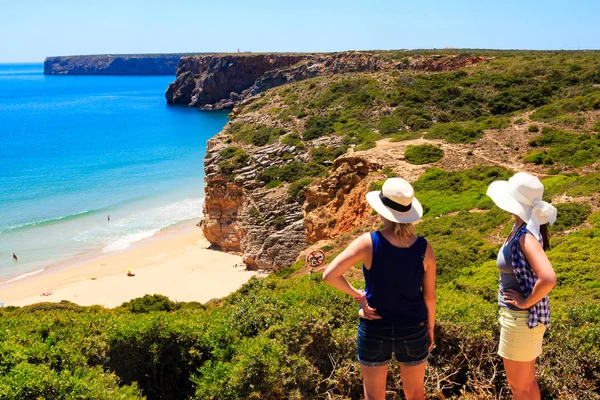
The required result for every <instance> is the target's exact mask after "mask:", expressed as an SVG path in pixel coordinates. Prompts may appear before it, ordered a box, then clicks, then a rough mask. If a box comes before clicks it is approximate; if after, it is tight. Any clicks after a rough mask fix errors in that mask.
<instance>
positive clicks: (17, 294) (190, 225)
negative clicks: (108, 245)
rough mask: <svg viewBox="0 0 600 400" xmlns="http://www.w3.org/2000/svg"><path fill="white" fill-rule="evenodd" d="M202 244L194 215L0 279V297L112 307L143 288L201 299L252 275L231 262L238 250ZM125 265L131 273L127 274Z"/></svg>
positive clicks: (14, 302) (20, 302) (16, 302)
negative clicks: (116, 245) (126, 241)
mask: <svg viewBox="0 0 600 400" xmlns="http://www.w3.org/2000/svg"><path fill="white" fill-rule="evenodd" d="M208 246H209V242H208V241H207V240H206V239H205V238H204V236H203V235H202V231H201V230H200V228H198V227H197V226H196V222H195V220H188V221H182V222H180V223H178V224H175V225H172V226H170V227H167V228H165V229H164V230H161V231H159V232H157V233H156V234H155V235H153V236H151V237H149V238H146V239H143V240H140V241H139V242H136V243H134V244H132V245H131V246H129V247H128V248H126V249H123V250H120V251H117V252H111V253H109V254H105V255H96V256H91V257H90V255H89V254H88V255H83V256H82V257H83V258H84V259H82V258H81V257H77V258H75V259H71V260H68V261H66V262H64V263H59V264H56V265H53V266H51V267H47V268H45V269H44V270H43V271H41V272H38V273H35V272H36V271H33V272H34V273H29V276H23V278H20V279H17V280H15V279H13V280H12V281H7V282H3V283H0V302H4V306H25V305H29V304H34V303H39V302H59V301H61V300H68V301H71V302H73V303H76V304H79V305H84V306H90V305H101V306H104V307H109V308H112V307H116V306H119V305H121V304H122V303H124V302H126V301H129V300H131V299H133V298H136V297H141V296H144V295H146V294H162V295H165V296H167V297H169V298H170V299H171V300H173V301H198V302H202V303H204V302H207V301H209V300H210V299H213V298H219V297H224V296H226V295H228V294H230V293H232V292H234V291H235V290H237V289H238V288H239V287H240V286H241V285H242V284H243V283H245V282H246V281H248V279H250V278H251V277H252V276H255V275H257V272H256V271H246V269H245V268H239V267H237V268H235V267H234V265H237V264H242V258H241V257H240V256H237V255H233V254H227V253H223V252H221V251H217V250H210V249H208ZM128 270H131V272H132V273H134V274H135V276H132V277H130V276H127V272H128ZM17 278H18V277H17ZM44 294H47V295H44Z"/></svg>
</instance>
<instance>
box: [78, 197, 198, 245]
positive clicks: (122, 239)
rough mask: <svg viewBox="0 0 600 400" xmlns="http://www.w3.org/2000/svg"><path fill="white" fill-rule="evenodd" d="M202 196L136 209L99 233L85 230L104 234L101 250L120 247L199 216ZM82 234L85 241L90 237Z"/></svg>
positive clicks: (96, 234) (96, 233) (92, 233)
mask: <svg viewBox="0 0 600 400" xmlns="http://www.w3.org/2000/svg"><path fill="white" fill-rule="evenodd" d="M203 203H204V199H203V198H196V199H185V200H181V201H177V202H175V203H171V204H167V205H164V206H160V207H155V208H150V209H147V210H143V211H138V212H136V213H134V214H132V215H129V216H127V217H124V218H121V219H119V218H116V219H112V220H111V223H110V224H108V225H107V226H106V228H103V230H102V231H101V232H88V234H91V235H89V236H92V237H94V236H95V237H96V238H97V237H98V235H99V236H104V237H105V238H106V239H105V240H104V242H105V243H107V244H106V245H105V246H104V248H103V249H102V251H104V252H111V251H116V250H123V249H126V248H127V247H129V246H131V244H133V243H135V242H138V241H140V240H143V239H146V238H149V237H151V236H152V235H154V234H155V233H157V232H158V231H160V230H161V229H164V228H166V227H168V226H171V225H174V224H176V223H178V222H181V221H186V220H189V219H193V218H200V217H201V216H202V204H203ZM89 236H88V237H84V241H87V239H91V238H90V237H89Z"/></svg>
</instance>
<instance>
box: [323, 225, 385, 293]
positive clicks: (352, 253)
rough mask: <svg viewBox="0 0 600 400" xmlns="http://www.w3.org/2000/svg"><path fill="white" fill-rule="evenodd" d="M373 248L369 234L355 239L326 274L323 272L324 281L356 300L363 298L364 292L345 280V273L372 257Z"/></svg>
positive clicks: (330, 265) (333, 262)
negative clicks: (367, 256)
mask: <svg viewBox="0 0 600 400" xmlns="http://www.w3.org/2000/svg"><path fill="white" fill-rule="evenodd" d="M372 248H373V244H372V243H371V237H370V235H369V234H368V233H366V234H364V235H362V236H360V237H359V238H357V239H355V240H354V241H353V242H352V243H350V245H349V246H348V247H346V249H345V250H344V251H342V252H341V253H340V254H338V256H337V257H336V258H335V259H334V260H333V261H332V262H331V264H329V266H328V267H327V268H326V269H325V272H323V281H325V282H327V283H328V284H330V285H331V286H333V287H335V288H337V289H339V290H341V291H342V292H346V293H348V294H349V295H350V296H352V297H354V298H355V299H357V298H359V297H361V295H362V292H360V291H359V290H357V289H355V288H354V287H353V286H352V285H350V283H349V282H348V281H347V280H346V278H344V273H345V272H346V271H347V270H348V269H350V267H352V266H353V265H354V264H356V263H357V262H359V261H363V260H364V259H365V258H366V255H370V254H371V251H372Z"/></svg>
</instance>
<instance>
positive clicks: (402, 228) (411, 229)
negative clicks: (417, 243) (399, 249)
mask: <svg viewBox="0 0 600 400" xmlns="http://www.w3.org/2000/svg"><path fill="white" fill-rule="evenodd" d="M393 224H394V236H396V239H398V240H399V241H400V242H404V241H405V240H407V239H410V238H411V237H413V235H414V234H415V226H414V225H413V224H412V223H408V224H404V223H400V222H393Z"/></svg>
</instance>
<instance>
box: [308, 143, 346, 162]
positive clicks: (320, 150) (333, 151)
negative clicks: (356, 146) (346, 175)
mask: <svg viewBox="0 0 600 400" xmlns="http://www.w3.org/2000/svg"><path fill="white" fill-rule="evenodd" d="M347 150H348V146H319V147H313V148H312V150H311V152H310V155H311V160H312V161H313V162H315V163H317V164H323V163H327V162H332V161H334V160H335V159H336V158H338V157H339V156H341V155H344V154H346V151H347Z"/></svg>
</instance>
